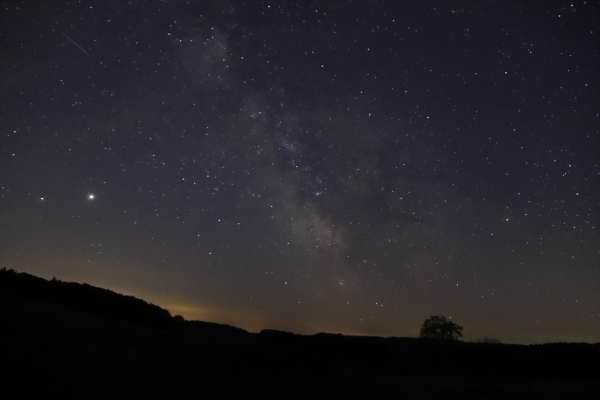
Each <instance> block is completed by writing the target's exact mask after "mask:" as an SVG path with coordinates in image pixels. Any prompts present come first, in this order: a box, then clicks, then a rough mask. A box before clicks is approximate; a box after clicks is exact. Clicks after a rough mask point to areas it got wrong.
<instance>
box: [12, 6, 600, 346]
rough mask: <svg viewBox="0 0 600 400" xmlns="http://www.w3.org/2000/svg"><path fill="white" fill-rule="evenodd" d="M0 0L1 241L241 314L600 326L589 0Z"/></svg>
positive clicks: (27, 266)
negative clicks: (519, 0)
mask: <svg viewBox="0 0 600 400" xmlns="http://www.w3.org/2000/svg"><path fill="white" fill-rule="evenodd" d="M0 5H1V13H0V33H1V36H0V94H1V103H0V129H1V131H0V267H6V268H13V269H15V270H17V271H19V272H28V273H31V274H34V275H38V276H42V277H44V278H52V277H56V278H57V279H61V280H66V281H77V282H86V283H89V284H91V285H95V286H101V287H105V288H108V289H111V290H114V291H116V292H119V293H123V294H128V295H133V296H136V297H140V298H143V299H145V300H146V301H149V302H152V303H154V304H157V305H159V306H161V307H163V308H166V309H168V310H169V311H170V312H171V313H172V314H173V315H176V314H180V315H183V316H184V317H185V318H186V319H199V320H205V321H213V322H219V323H227V324H231V325H235V326H239V327H241V328H244V329H248V330H250V331H253V332H257V331H260V330H261V329H265V328H271V329H280V330H288V331H293V332H296V333H305V334H312V333H317V332H340V333H344V334H353V335H378V336H417V335H418V332H419V328H420V325H421V323H422V322H423V321H424V320H425V319H426V318H427V317H428V316H430V315H437V314H444V315H446V316H450V317H451V318H452V320H453V321H455V322H456V323H459V324H460V325H462V326H464V334H465V339H466V340H473V341H475V340H479V339H482V338H484V337H491V338H497V339H500V340H501V341H502V342H506V343H542V342H549V341H587V342H598V341H600V236H599V232H598V231H599V229H598V224H599V200H600V185H599V182H600V161H599V160H600V155H599V150H598V149H599V146H600V143H599V142H600V134H599V110H600V95H599V93H600V91H599V85H600V74H599V72H600V51H599V40H598V37H599V34H600V30H599V26H598V21H599V17H600V12H599V9H600V7H599V6H598V5H597V3H596V2H589V1H588V2H527V3H517V2H462V3H459V2H456V3H452V2H437V3H426V2H407V3H401V2H397V1H393V2H368V1H364V2H342V1H339V2H323V1H319V2H316V1H315V2H310V1H295V2H290V1H272V2H261V1H247V2H227V1H212V2H211V1H189V2H186V1H129V2H125V1H120V0H119V1H63V2H59V1H52V2H50V1H37V2H36V1H25V2H17V1H4V2H2V3H0Z"/></svg>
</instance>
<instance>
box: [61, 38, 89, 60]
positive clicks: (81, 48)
mask: <svg viewBox="0 0 600 400" xmlns="http://www.w3.org/2000/svg"><path fill="white" fill-rule="evenodd" d="M63 35H64V37H66V38H67V39H69V40H70V41H71V43H73V44H74V45H75V46H77V47H79V50H81V51H83V52H84V53H85V54H86V55H88V56H89V54H88V52H87V51H85V50H84V49H83V47H81V46H80V45H78V44H77V43H75V41H74V40H73V39H71V38H70V37H68V36H67V35H66V34H64V33H63Z"/></svg>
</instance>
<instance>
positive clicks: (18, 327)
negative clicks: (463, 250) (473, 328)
mask: <svg viewBox="0 0 600 400" xmlns="http://www.w3.org/2000/svg"><path fill="white" fill-rule="evenodd" d="M103 304H106V306H103ZM146 306H147V307H149V308H147V309H145V310H146V311H141V310H142V309H144V307H146ZM0 307H1V308H0V312H1V314H0V316H1V318H2V324H1V331H0V335H1V337H0V339H1V347H0V350H1V357H0V360H1V361H0V363H1V364H0V368H1V369H2V370H1V371H0V373H1V376H2V379H1V381H2V382H4V383H3V384H2V392H1V393H0V397H2V398H6V399H15V398H40V399H42V398H44V399H47V398H83V399H95V398H98V399H100V398H102V399H105V398H110V399H134V398H140V399H178V398H198V399H254V398H256V399H269V398H272V399H514V398H519V399H521V398H523V399H525V398H527V399H566V398H568V399H598V398H600V390H599V388H600V384H599V378H600V363H599V360H600V345H599V344H595V345H591V344H575V343H555V344H547V345H536V346H520V345H502V344H484V343H464V342H443V341H442V342H440V341H427V340H419V339H412V338H377V337H349V336H342V335H331V334H318V335H312V336H301V335H293V334H290V333H285V332H278V331H269V330H267V331H263V332H261V333H260V334H250V333H247V332H245V331H243V330H241V329H237V328H233V327H228V326H224V325H217V324H208V323H200V322H188V321H181V320H178V319H174V318H171V317H170V316H169V315H168V313H167V314H165V313H164V310H161V309H159V308H158V307H156V306H152V305H149V304H147V303H145V302H143V301H141V300H139V299H134V298H132V297H125V296H121V295H118V294H115V293H113V292H110V291H106V290H104V289H99V288H93V287H91V286H87V285H85V286H84V285H78V284H73V283H65V282H52V281H45V280H43V279H40V278H36V277H32V276H31V275H27V274H16V273H14V272H9V271H6V270H2V271H0ZM153 307H155V308H153ZM132 310H137V311H139V313H140V314H138V315H145V317H144V318H141V317H137V318H136V317H132V316H131V315H132V314H131V313H130V311H132ZM132 321H133V322H132Z"/></svg>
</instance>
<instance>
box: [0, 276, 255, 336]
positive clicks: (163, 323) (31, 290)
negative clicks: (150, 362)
mask: <svg viewBox="0 0 600 400" xmlns="http://www.w3.org/2000/svg"><path fill="white" fill-rule="evenodd" d="M0 292H4V293H11V294H16V295H19V296H26V297H30V298H34V299H37V300H42V301H47V302H50V303H54V304H60V305H63V306H67V307H70V308H73V309H77V310H82V311H87V312H91V313H94V314H96V315H100V316H104V317H108V318H114V319H119V320H122V321H127V322H130V323H134V324H140V325H144V326H149V327H154V328H169V329H198V328H199V329H205V330H211V331H215V332H220V333H248V332H246V331H245V330H243V329H241V328H236V327H234V326H229V325H222V324H216V323H212V322H203V321H186V320H185V319H183V318H182V317H181V316H175V317H172V316H171V314H170V313H169V311H167V310H165V309H163V308H160V307H159V306H157V305H154V304H151V303H148V302H146V301H144V300H141V299H138V298H136V297H133V296H126V295H122V294H119V293H115V292H113V291H112V290H108V289H103V288H99V287H95V286H91V285H88V284H87V283H83V284H81V283H76V282H63V281H60V280H57V279H52V280H46V279H43V278H40V277H37V276H34V275H30V274H27V273H24V272H16V271H15V270H13V269H6V268H2V269H0Z"/></svg>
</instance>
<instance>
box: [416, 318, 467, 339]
mask: <svg viewBox="0 0 600 400" xmlns="http://www.w3.org/2000/svg"><path fill="white" fill-rule="evenodd" d="M462 330H463V327H462V326H460V325H458V324H455V323H454V322H452V321H448V320H447V319H446V317H444V316H443V315H433V316H431V317H429V318H427V319H426V320H425V322H423V325H421V332H420V334H421V337H422V338H427V339H447V340H457V339H459V338H461V337H462Z"/></svg>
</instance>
